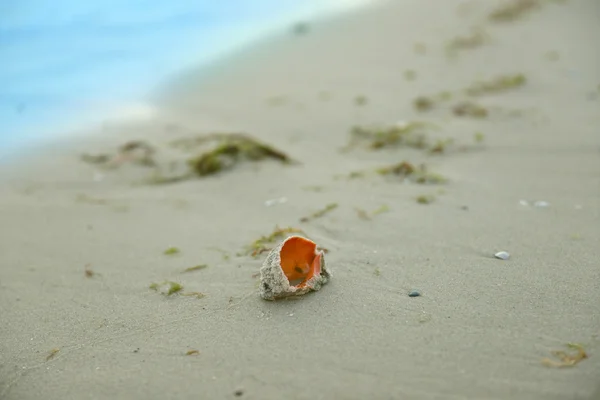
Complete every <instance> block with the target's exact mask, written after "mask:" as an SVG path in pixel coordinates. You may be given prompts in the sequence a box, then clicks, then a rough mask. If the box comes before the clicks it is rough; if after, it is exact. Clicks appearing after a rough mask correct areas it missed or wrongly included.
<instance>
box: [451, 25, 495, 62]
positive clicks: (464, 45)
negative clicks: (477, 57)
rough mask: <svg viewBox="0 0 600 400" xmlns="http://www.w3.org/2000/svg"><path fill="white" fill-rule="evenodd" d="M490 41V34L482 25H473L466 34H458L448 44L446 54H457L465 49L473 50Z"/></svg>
mask: <svg viewBox="0 0 600 400" xmlns="http://www.w3.org/2000/svg"><path fill="white" fill-rule="evenodd" d="M489 41H490V36H489V35H488V33H487V32H486V31H485V30H484V29H483V28H482V27H473V28H471V32H470V33H469V34H468V35H466V36H457V37H455V38H454V39H452V40H450V41H449V42H448V43H447V44H446V54H447V55H448V56H455V55H457V54H458V53H459V52H460V51H463V50H473V49H476V48H478V47H481V46H483V45H485V44H487V43H489Z"/></svg>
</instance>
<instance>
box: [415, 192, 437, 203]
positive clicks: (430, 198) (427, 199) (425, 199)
mask: <svg viewBox="0 0 600 400" xmlns="http://www.w3.org/2000/svg"><path fill="white" fill-rule="evenodd" d="M416 200H417V203H419V204H431V203H433V202H434V201H435V196H434V195H432V194H422V195H420V196H417V198H416Z"/></svg>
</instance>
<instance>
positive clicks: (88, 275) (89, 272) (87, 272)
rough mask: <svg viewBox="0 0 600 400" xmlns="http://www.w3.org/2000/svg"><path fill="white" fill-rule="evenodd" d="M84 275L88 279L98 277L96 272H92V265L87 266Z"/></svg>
mask: <svg viewBox="0 0 600 400" xmlns="http://www.w3.org/2000/svg"><path fill="white" fill-rule="evenodd" d="M84 273H85V277H86V278H93V277H94V276H96V275H97V274H96V272H94V271H93V270H92V268H91V265H90V264H87V265H86V266H85V269H84Z"/></svg>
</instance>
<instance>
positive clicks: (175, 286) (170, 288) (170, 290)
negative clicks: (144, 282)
mask: <svg viewBox="0 0 600 400" xmlns="http://www.w3.org/2000/svg"><path fill="white" fill-rule="evenodd" d="M149 288H150V289H151V290H154V291H157V292H159V293H160V294H163V295H165V296H170V295H172V294H175V293H179V292H180V291H181V290H183V286H182V285H181V284H179V283H177V282H172V281H164V282H160V283H152V284H150V286H149Z"/></svg>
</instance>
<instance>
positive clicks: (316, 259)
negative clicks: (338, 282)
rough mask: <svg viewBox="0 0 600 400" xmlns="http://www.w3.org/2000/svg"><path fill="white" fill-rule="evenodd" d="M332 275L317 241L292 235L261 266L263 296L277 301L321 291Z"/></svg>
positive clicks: (270, 253)
mask: <svg viewBox="0 0 600 400" xmlns="http://www.w3.org/2000/svg"><path fill="white" fill-rule="evenodd" d="M330 278H331V273H330V272H329V271H327V269H326V267H325V255H324V253H323V251H321V250H318V249H317V245H316V243H314V242H313V241H311V240H309V239H306V238H304V237H302V236H290V237H288V238H287V239H285V240H284V241H283V242H281V243H280V244H279V245H277V247H275V248H274V249H272V250H271V251H270V252H269V254H268V255H267V258H266V259H265V262H264V263H263V266H262V267H261V269H260V297H262V298H263V299H265V300H276V299H280V298H283V297H288V296H300V295H303V294H306V293H308V292H310V291H317V290H319V289H321V287H322V286H323V285H324V284H326V283H327V282H328V281H329V279H330Z"/></svg>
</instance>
